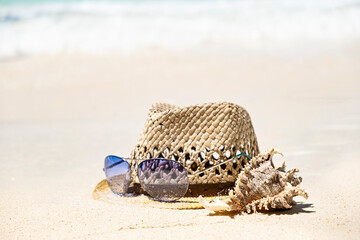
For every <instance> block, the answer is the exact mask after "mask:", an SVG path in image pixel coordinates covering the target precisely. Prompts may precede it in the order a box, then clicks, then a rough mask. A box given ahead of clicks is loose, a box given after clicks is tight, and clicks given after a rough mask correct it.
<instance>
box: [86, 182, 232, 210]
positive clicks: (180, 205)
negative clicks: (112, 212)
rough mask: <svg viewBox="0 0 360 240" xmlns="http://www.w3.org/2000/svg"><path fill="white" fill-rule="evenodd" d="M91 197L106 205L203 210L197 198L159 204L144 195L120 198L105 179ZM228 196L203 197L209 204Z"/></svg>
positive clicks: (184, 198)
mask: <svg viewBox="0 0 360 240" xmlns="http://www.w3.org/2000/svg"><path fill="white" fill-rule="evenodd" d="M92 197H93V198H94V199H95V200H99V201H104V202H108V203H115V204H116V203H122V202H123V201H126V202H129V203H132V204H142V205H146V206H149V207H155V208H166V209H202V208H204V207H203V206H202V205H201V204H200V203H199V198H197V197H182V198H181V199H179V200H177V201H175V202H160V201H154V200H152V199H151V198H150V197H148V196H145V195H140V196H135V197H121V196H118V195H116V194H114V193H113V192H112V191H111V189H110V187H109V185H108V183H107V181H106V179H103V180H102V181H101V182H99V183H98V184H97V185H96V187H95V189H94V191H93V192H92ZM227 197H228V196H210V197H209V196H207V197H203V199H204V200H206V201H208V202H210V201H212V200H215V199H217V198H219V199H225V198H227Z"/></svg>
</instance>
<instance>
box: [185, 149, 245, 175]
mask: <svg viewBox="0 0 360 240" xmlns="http://www.w3.org/2000/svg"><path fill="white" fill-rule="evenodd" d="M240 156H245V157H246V158H247V159H248V160H251V158H250V157H249V155H247V154H246V153H240V154H238V155H236V156H234V157H232V158H230V159H228V160H226V161H224V162H221V163H218V164H215V165H214V166H211V167H209V168H207V169H204V170H201V171H198V172H196V173H194V174H192V175H198V174H201V173H203V172H205V171H207V170H210V169H213V168H214V167H217V166H220V165H222V164H224V163H227V162H230V161H232V160H234V159H235V158H237V157H240Z"/></svg>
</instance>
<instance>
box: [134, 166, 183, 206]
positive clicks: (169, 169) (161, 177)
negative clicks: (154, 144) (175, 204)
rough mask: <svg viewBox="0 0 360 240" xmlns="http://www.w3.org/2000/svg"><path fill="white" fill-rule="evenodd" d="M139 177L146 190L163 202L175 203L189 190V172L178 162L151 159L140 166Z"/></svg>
mask: <svg viewBox="0 0 360 240" xmlns="http://www.w3.org/2000/svg"><path fill="white" fill-rule="evenodd" d="M138 177H139V180H140V183H141V185H142V186H143V188H144V190H145V191H146V192H147V193H148V194H149V195H150V196H152V197H153V198H155V199H158V200H161V201H175V200H178V199H179V198H181V197H183V196H184V195H185V193H186V192H187V190H188V177H187V171H186V169H185V168H184V166H183V165H181V164H180V163H178V162H175V161H172V160H167V159H149V160H146V161H143V162H141V163H140V164H139V166H138Z"/></svg>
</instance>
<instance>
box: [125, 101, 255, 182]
mask: <svg viewBox="0 0 360 240" xmlns="http://www.w3.org/2000/svg"><path fill="white" fill-rule="evenodd" d="M239 153H246V154H248V155H249V156H250V157H251V158H252V157H254V156H256V155H257V154H258V153H259V147H258V143H257V140H256V135H255V132H254V128H253V126H252V123H251V119H250V116H249V114H248V112H247V111H246V110H245V109H244V108H242V107H240V106H238V105H236V104H233V103H227V102H224V103H207V104H199V105H193V106H188V107H183V108H181V107H176V106H174V105H170V104H165V103H155V104H153V105H152V107H151V109H150V111H149V114H148V118H147V121H146V123H145V127H144V130H143V132H142V133H141V136H140V139H139V141H138V143H137V144H136V146H135V148H134V149H133V151H132V152H131V157H132V158H135V159H149V158H166V159H173V160H175V161H178V162H180V163H181V164H182V165H183V166H184V167H185V168H186V169H187V171H188V177H189V183H190V184H208V183H224V182H235V180H236V178H237V176H238V174H239V172H240V171H241V170H242V169H243V166H244V164H245V163H246V162H247V159H246V158H245V157H240V158H237V159H234V160H233V161H230V162H227V163H224V164H222V165H220V166H217V167H214V168H212V169H209V170H207V171H206V172H204V173H201V174H195V173H197V172H199V171H202V170H205V169H208V168H209V167H211V166H213V165H215V164H219V163H221V162H223V161H225V160H227V159H230V158H232V157H233V156H235V155H237V154H239ZM136 164H137V163H136V161H134V162H131V165H132V166H133V167H132V170H133V172H132V176H133V177H134V179H136V166H135V165H136ZM135 181H138V180H137V179H136V180H135Z"/></svg>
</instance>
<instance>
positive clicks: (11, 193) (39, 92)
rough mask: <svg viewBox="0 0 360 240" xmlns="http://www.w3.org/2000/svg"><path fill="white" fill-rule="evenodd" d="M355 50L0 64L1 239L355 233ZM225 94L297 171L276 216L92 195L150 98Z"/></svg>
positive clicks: (43, 58) (358, 96)
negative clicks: (295, 190) (288, 201)
mask: <svg viewBox="0 0 360 240" xmlns="http://www.w3.org/2000/svg"><path fill="white" fill-rule="evenodd" d="M359 56H360V48H359V46H350V47H348V48H346V49H341V50H339V51H328V52H323V53H320V54H316V55H311V56H310V55H309V56H301V57H299V56H296V57H295V56H292V55H289V56H284V55H248V54H226V53H223V52H216V51H214V52H212V51H188V52H181V53H179V52H171V51H165V50H160V49H150V50H148V51H142V52H137V53H133V54H128V55H118V54H107V55H105V54H102V55H90V54H54V55H49V54H48V55H34V56H29V57H23V58H15V59H8V60H6V61H5V60H4V61H1V62H0V159H1V160H0V218H1V220H2V221H1V223H0V238H1V239H226V238H229V237H230V238H234V239H249V238H251V239H359V237H360V221H359V220H360V218H359V216H360V207H359V204H358V198H359V197H360V178H359V176H358V169H359V167H360V163H359V159H358V158H359V157H358V156H359V154H358V150H359V149H360V138H359V137H360V107H359V106H360V81H359V80H360V79H359V76H360V58H359ZM223 101H228V102H233V103H236V104H239V105H241V106H243V107H245V108H246V109H247V110H248V112H249V113H250V116H251V118H252V122H253V125H254V128H255V132H256V135H257V138H258V142H259V147H260V149H261V151H265V150H266V149H267V148H271V147H275V148H277V149H279V150H280V151H281V152H283V153H284V157H280V156H278V157H276V161H278V162H280V161H281V160H286V163H287V166H288V167H289V168H299V169H300V173H299V175H300V176H302V177H303V183H302V184H301V186H302V187H303V188H304V189H305V190H306V191H307V192H308V193H309V199H307V200H305V199H302V198H295V200H296V202H297V205H296V206H294V207H293V208H292V209H291V210H288V211H278V212H269V213H258V214H233V213H224V214H212V213H210V212H208V211H206V210H168V209H159V208H153V207H151V206H139V205H137V204H133V203H131V202H122V201H119V203H115V204H110V203H106V202H100V201H95V200H93V199H92V197H91V192H92V190H93V188H94V187H95V185H96V184H97V183H98V182H99V181H100V180H102V179H103V178H104V176H103V171H102V167H103V166H102V165H103V159H104V157H105V156H106V155H109V154H115V155H120V156H126V155H128V154H129V153H130V151H131V149H132V148H133V147H134V145H135V144H136V142H137V140H138V137H139V135H140V132H141V130H142V127H143V125H144V123H145V119H146V116H147V111H148V109H149V108H150V106H151V104H152V103H155V102H167V103H171V104H175V105H178V106H187V105H192V104H197V103H205V102H223Z"/></svg>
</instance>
